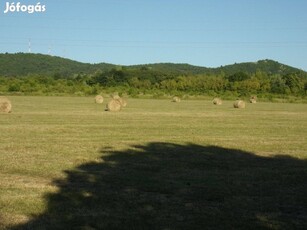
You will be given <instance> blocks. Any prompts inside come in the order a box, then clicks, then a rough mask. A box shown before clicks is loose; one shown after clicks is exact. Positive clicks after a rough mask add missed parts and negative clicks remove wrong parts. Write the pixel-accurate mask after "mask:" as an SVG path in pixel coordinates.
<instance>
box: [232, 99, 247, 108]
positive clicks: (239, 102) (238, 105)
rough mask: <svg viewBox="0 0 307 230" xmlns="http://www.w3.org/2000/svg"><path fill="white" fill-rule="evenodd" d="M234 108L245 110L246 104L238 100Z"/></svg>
mask: <svg viewBox="0 0 307 230" xmlns="http://www.w3.org/2000/svg"><path fill="white" fill-rule="evenodd" d="M233 107H234V108H237V109H244V108H245V102H244V101H242V100H236V101H235V102H234V103H233Z"/></svg>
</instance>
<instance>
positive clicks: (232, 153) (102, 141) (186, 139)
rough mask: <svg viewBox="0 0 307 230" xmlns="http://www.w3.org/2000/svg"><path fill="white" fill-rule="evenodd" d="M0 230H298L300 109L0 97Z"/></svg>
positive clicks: (303, 144)
mask: <svg viewBox="0 0 307 230" xmlns="http://www.w3.org/2000/svg"><path fill="white" fill-rule="evenodd" d="M9 99H10V100H11V102H12V104H13V112H12V113H11V114H0V229H165V230H166V229H307V196H306V194H307V138H306V130H307V129H306V127H307V105H306V104H286V103H257V104H247V107H246V108H245V109H234V108H233V107H232V102H231V101H226V102H224V103H223V105H221V106H214V105H212V103H211V101H202V100H187V101H182V102H180V103H172V102H170V100H151V99H129V100H128V106H127V107H126V108H124V109H123V110H122V111H121V112H118V113H111V112H105V111H104V108H105V103H104V104H103V105H98V104H95V103H94V99H93V98H87V97H23V96H20V97H9Z"/></svg>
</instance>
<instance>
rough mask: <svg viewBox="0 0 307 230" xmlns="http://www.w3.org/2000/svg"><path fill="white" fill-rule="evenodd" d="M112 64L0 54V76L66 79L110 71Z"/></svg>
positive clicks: (35, 55) (47, 56) (18, 54)
mask: <svg viewBox="0 0 307 230" xmlns="http://www.w3.org/2000/svg"><path fill="white" fill-rule="evenodd" d="M112 68H114V65H112V64H106V63H100V64H88V63H81V62H77V61H73V60H70V59H66V58H61V57H56V56H50V55H43V54H30V53H16V54H7V53H6V54H0V76H27V75H33V74H37V75H48V76H57V75H58V76H60V77H68V76H71V75H74V74H79V73H86V74H88V73H92V72H95V71H96V70H98V69H101V70H110V69H112Z"/></svg>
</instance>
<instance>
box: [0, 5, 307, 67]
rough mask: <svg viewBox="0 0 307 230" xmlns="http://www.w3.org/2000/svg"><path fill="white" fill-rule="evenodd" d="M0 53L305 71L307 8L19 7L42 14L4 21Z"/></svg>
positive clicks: (0, 14)
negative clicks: (269, 63) (275, 65)
mask: <svg viewBox="0 0 307 230" xmlns="http://www.w3.org/2000/svg"><path fill="white" fill-rule="evenodd" d="M0 1H1V11H0V26H1V32H0V53H4V52H9V53H15V52H28V43H29V40H30V41H31V52H33V53H43V54H48V53H50V54H51V55H55V56H61V57H66V58H70V59H73V60H77V61H81V62H87V63H99V62H108V63H113V64H119V65H131V64H145V63H157V62H173V63H189V64H192V65H199V66H206V67H218V66H221V65H227V64H233V63H235V62H237V63H239V62H249V61H257V60H260V59H273V60H276V61H278V62H281V63H284V64H288V65H291V66H294V67H297V68H300V69H303V70H307V14H306V11H307V1H306V0H287V1H286V0H87V1H86V0H41V1H38V0H19V2H20V3H21V5H31V4H32V5H35V4H37V3H38V2H40V3H41V5H45V6H46V11H45V12H36V13H33V14H29V13H23V12H8V13H4V11H5V8H6V4H7V3H12V2H14V3H15V4H16V2H18V1H5V0H0Z"/></svg>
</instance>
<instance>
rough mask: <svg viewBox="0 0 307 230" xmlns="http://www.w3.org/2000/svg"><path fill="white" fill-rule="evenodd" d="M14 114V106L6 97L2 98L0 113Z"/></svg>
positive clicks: (0, 99) (0, 100) (0, 98)
mask: <svg viewBox="0 0 307 230" xmlns="http://www.w3.org/2000/svg"><path fill="white" fill-rule="evenodd" d="M10 112H12V104H11V102H10V101H9V99H7V98H6V97H0V113H10Z"/></svg>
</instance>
